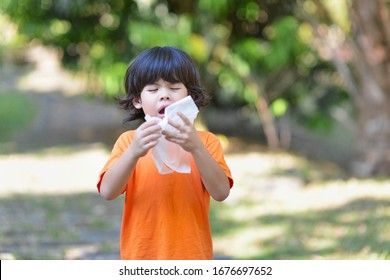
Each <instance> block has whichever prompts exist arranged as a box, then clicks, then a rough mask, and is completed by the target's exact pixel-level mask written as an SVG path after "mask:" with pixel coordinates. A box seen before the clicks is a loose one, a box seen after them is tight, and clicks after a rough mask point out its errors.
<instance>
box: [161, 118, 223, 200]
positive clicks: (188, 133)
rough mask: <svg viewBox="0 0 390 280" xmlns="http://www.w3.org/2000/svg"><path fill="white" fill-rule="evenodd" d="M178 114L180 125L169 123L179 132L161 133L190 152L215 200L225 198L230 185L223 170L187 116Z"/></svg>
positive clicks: (204, 183)
mask: <svg viewBox="0 0 390 280" xmlns="http://www.w3.org/2000/svg"><path fill="white" fill-rule="evenodd" d="M178 115H179V116H180V118H181V119H182V120H183V122H184V123H183V124H182V125H180V124H177V123H174V122H171V121H169V124H170V125H172V126H173V127H174V128H176V129H177V130H178V131H179V132H178V133H177V134H174V133H171V132H167V131H163V135H165V136H166V139H167V140H168V141H171V142H173V143H176V144H178V145H180V146H181V147H182V148H183V149H184V150H186V151H188V152H190V153H191V154H192V156H193V157H194V160H195V163H196V166H197V167H198V170H199V173H200V176H201V178H202V182H203V185H204V186H205V188H206V189H207V191H208V192H209V194H210V196H211V197H212V198H213V199H215V200H217V201H223V200H225V199H226V198H227V197H228V196H229V193H230V185H229V180H228V178H227V176H226V174H225V172H224V170H223V169H222V168H221V167H220V166H219V164H218V163H217V162H216V161H215V159H214V158H213V157H212V156H211V154H210V153H209V151H208V150H207V148H206V147H205V146H204V144H203V143H202V141H201V140H200V138H199V135H198V133H197V132H196V130H195V128H194V126H193V125H192V123H191V122H190V121H189V120H188V118H186V117H185V116H184V115H183V114H182V113H181V112H178Z"/></svg>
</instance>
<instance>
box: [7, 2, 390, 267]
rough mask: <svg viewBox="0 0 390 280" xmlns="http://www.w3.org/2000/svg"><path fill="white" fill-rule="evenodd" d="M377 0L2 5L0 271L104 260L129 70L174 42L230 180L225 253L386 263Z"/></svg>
mask: <svg viewBox="0 0 390 280" xmlns="http://www.w3.org/2000/svg"><path fill="white" fill-rule="evenodd" d="M389 11H390V1H389V0H354V1H352V0H351V1H348V0H341V1H340V0H283V1H282V0H199V1H195V0H186V1H182V0H112V1H103V0H77V1H75V0H74V1H68V0H57V1H53V0H20V1H11V0H2V1H1V3H0V27H1V28H0V30H1V31H0V224H1V226H0V259H117V258H119V253H118V251H119V230H120V224H121V209H122V204H123V201H122V199H123V198H118V199H117V200H115V201H110V202H108V201H104V200H103V199H102V198H101V197H100V196H99V195H98V194H97V191H96V187H95V185H96V181H97V175H98V173H99V171H100V169H101V168H102V166H103V165H104V163H105V161H106V160H107V158H108V155H109V153H110V150H111V148H112V145H113V144H114V142H115V140H116V138H117V137H118V135H119V134H120V133H122V132H123V131H125V130H128V129H133V128H135V127H136V125H137V124H126V125H124V124H123V123H122V120H123V118H124V117H125V112H124V111H122V110H120V109H119V108H118V106H117V105H116V104H115V102H114V98H115V97H117V96H121V95H123V94H124V90H123V76H124V73H125V70H126V67H127V66H128V64H129V62H130V61H131V60H132V59H133V58H134V57H135V56H136V55H137V54H138V53H139V52H141V51H142V50H144V49H145V48H148V47H151V46H155V45H173V46H177V47H179V48H182V49H183V50H185V51H186V52H187V53H188V54H190V56H191V57H192V58H193V59H194V61H195V62H196V64H197V65H198V66H199V69H200V72H201V75H202V81H203V84H204V86H205V87H206V88H207V90H208V92H209V93H210V94H211V95H212V98H213V99H212V103H211V104H210V105H209V106H208V107H207V108H206V109H205V110H203V111H202V112H201V114H200V116H199V117H198V119H197V123H196V125H197V126H198V127H199V128H200V129H206V130H209V131H211V132H213V133H215V134H216V135H218V137H219V138H220V139H221V141H222V143H223V147H224V149H225V153H226V160H227V163H228V165H229V166H230V168H231V170H232V174H233V177H234V179H235V186H234V188H233V190H232V192H231V195H230V197H229V198H228V199H227V200H226V201H225V202H223V203H215V202H213V203H212V209H211V212H210V218H211V222H212V230H213V239H214V249H215V255H216V258H220V259H390V17H389Z"/></svg>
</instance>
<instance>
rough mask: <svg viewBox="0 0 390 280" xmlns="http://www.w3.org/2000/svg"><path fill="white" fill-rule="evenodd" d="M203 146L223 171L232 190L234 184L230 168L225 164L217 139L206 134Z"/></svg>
mask: <svg viewBox="0 0 390 280" xmlns="http://www.w3.org/2000/svg"><path fill="white" fill-rule="evenodd" d="M204 144H205V146H206V148H207V150H208V151H209V153H210V154H211V155H212V157H213V158H214V159H215V160H216V161H217V163H218V164H219V166H221V168H222V169H223V170H224V171H225V174H226V176H227V177H228V179H229V184H230V188H232V187H233V184H234V181H233V177H232V174H231V171H230V168H229V167H228V165H227V164H226V161H225V156H224V153H223V149H222V145H221V142H220V141H219V139H218V137H217V136H216V135H214V134H212V133H207V138H206V139H205V142H204Z"/></svg>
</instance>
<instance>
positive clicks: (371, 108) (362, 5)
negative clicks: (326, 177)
mask: <svg viewBox="0 0 390 280" xmlns="http://www.w3.org/2000/svg"><path fill="white" fill-rule="evenodd" d="M352 2H353V3H352V7H351V24H352V33H353V35H352V36H353V42H354V44H355V46H354V51H355V58H354V59H353V63H354V65H353V66H354V67H355V69H354V70H355V75H356V76H355V77H356V81H358V84H357V85H356V89H357V92H356V94H353V95H351V96H352V98H353V101H354V103H355V105H356V107H357V110H358V133H357V139H356V156H355V158H353V159H352V161H351V171H352V173H353V174H354V175H356V176H359V177H367V176H371V175H378V174H382V175H389V174H390V19H389V12H388V7H387V6H386V4H385V2H384V1H383V0H354V1H352Z"/></svg>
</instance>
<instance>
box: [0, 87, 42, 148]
mask: <svg viewBox="0 0 390 280" xmlns="http://www.w3.org/2000/svg"><path fill="white" fill-rule="evenodd" d="M35 113H36V110H35V107H34V104H33V102H32V100H31V99H30V98H29V97H28V96H25V95H21V94H18V93H14V92H9V93H0V132H1V133H0V142H6V141H9V140H10V138H11V136H12V135H13V134H14V133H15V132H16V131H20V130H21V129H23V128H25V127H27V126H28V125H29V124H30V123H31V122H32V120H33V118H34V115H35Z"/></svg>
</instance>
